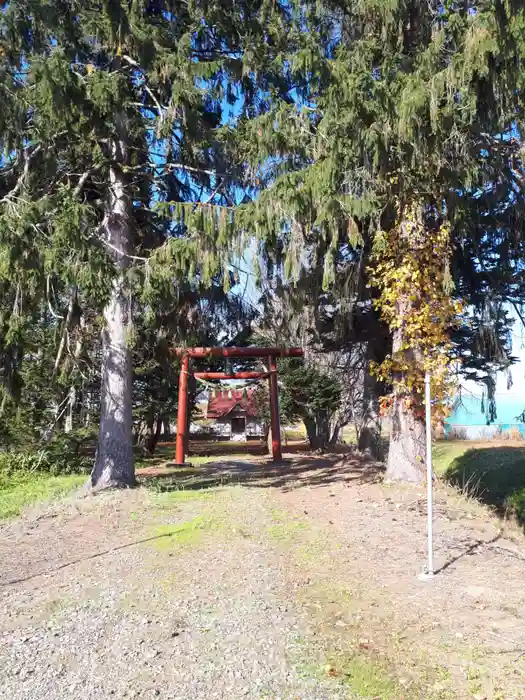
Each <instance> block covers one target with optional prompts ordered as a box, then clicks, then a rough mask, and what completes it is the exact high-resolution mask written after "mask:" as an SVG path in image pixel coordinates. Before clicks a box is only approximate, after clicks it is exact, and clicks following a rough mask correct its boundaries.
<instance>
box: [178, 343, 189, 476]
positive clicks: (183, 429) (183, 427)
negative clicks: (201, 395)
mask: <svg viewBox="0 0 525 700" xmlns="http://www.w3.org/2000/svg"><path fill="white" fill-rule="evenodd" d="M189 371H190V356H189V355H183V356H182V361H181V367H180V375H179V405H178V407H177V443H176V444H177V447H176V450H175V462H176V464H177V465H180V466H182V465H183V464H184V458H185V454H186V445H187V444H188V439H187V437H188V436H187V433H188V374H189Z"/></svg>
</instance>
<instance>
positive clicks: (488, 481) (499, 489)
mask: <svg viewBox="0 0 525 700" xmlns="http://www.w3.org/2000/svg"><path fill="white" fill-rule="evenodd" d="M433 456H434V463H435V468H436V472H437V473H438V474H440V475H442V476H443V477H444V478H445V479H446V480H447V481H448V482H449V483H451V484H453V485H454V486H456V487H458V488H459V489H460V490H462V491H463V492H465V493H467V494H468V495H469V496H473V497H475V498H478V499H479V500H481V501H483V502H484V503H486V504H487V505H490V506H493V507H494V508H496V510H497V511H498V512H500V513H504V512H508V513H509V514H512V515H514V516H515V517H516V519H517V520H518V522H519V523H520V524H521V525H525V447H521V446H518V445H504V446H494V445H492V444H491V443H490V442H488V443H486V444H485V445H482V446H480V445H479V444H475V445H472V444H471V443H469V442H468V441H451V442H442V443H439V444H438V445H436V446H435V448H434V450H433Z"/></svg>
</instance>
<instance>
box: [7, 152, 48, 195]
mask: <svg viewBox="0 0 525 700" xmlns="http://www.w3.org/2000/svg"><path fill="white" fill-rule="evenodd" d="M42 149H43V146H42V144H39V145H38V146H36V148H34V149H33V150H32V151H31V152H28V151H26V156H25V163H24V169H23V170H22V173H21V174H20V176H19V178H18V180H17V181H16V184H15V186H14V187H13V189H12V190H11V192H8V193H7V194H6V195H5V196H4V197H2V199H0V202H1V203H3V204H7V203H8V202H10V201H11V200H12V199H14V198H15V197H16V196H17V195H18V193H19V192H20V190H21V189H22V187H23V185H24V182H25V180H27V177H28V175H29V168H30V165H31V160H32V158H34V157H35V156H36V155H37V154H38V153H40V151H41V150H42Z"/></svg>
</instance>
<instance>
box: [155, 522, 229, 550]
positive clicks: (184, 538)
mask: <svg viewBox="0 0 525 700" xmlns="http://www.w3.org/2000/svg"><path fill="white" fill-rule="evenodd" d="M217 529H218V523H217V521H216V520H215V518H212V517H207V516H203V515H199V516H197V517H195V518H192V519H191V520H188V521H187V522H185V523H179V524H178V525H159V526H158V527H156V528H155V530H154V531H153V534H152V537H155V538H157V539H156V540H154V546H155V548H156V549H158V550H160V551H166V550H171V549H173V548H174V547H193V546H195V545H197V544H199V543H200V542H201V541H202V540H203V538H204V536H205V535H206V533H209V532H211V531H212V530H217Z"/></svg>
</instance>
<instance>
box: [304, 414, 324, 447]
mask: <svg viewBox="0 0 525 700" xmlns="http://www.w3.org/2000/svg"><path fill="white" fill-rule="evenodd" d="M303 423H304V426H305V428H306V434H307V436H308V441H309V443H310V447H311V448H312V449H313V450H324V449H325V447H326V446H327V444H328V442H329V437H330V436H329V430H330V427H329V423H328V420H327V419H324V418H322V417H320V416H318V417H317V419H316V420H314V419H313V418H303Z"/></svg>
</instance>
